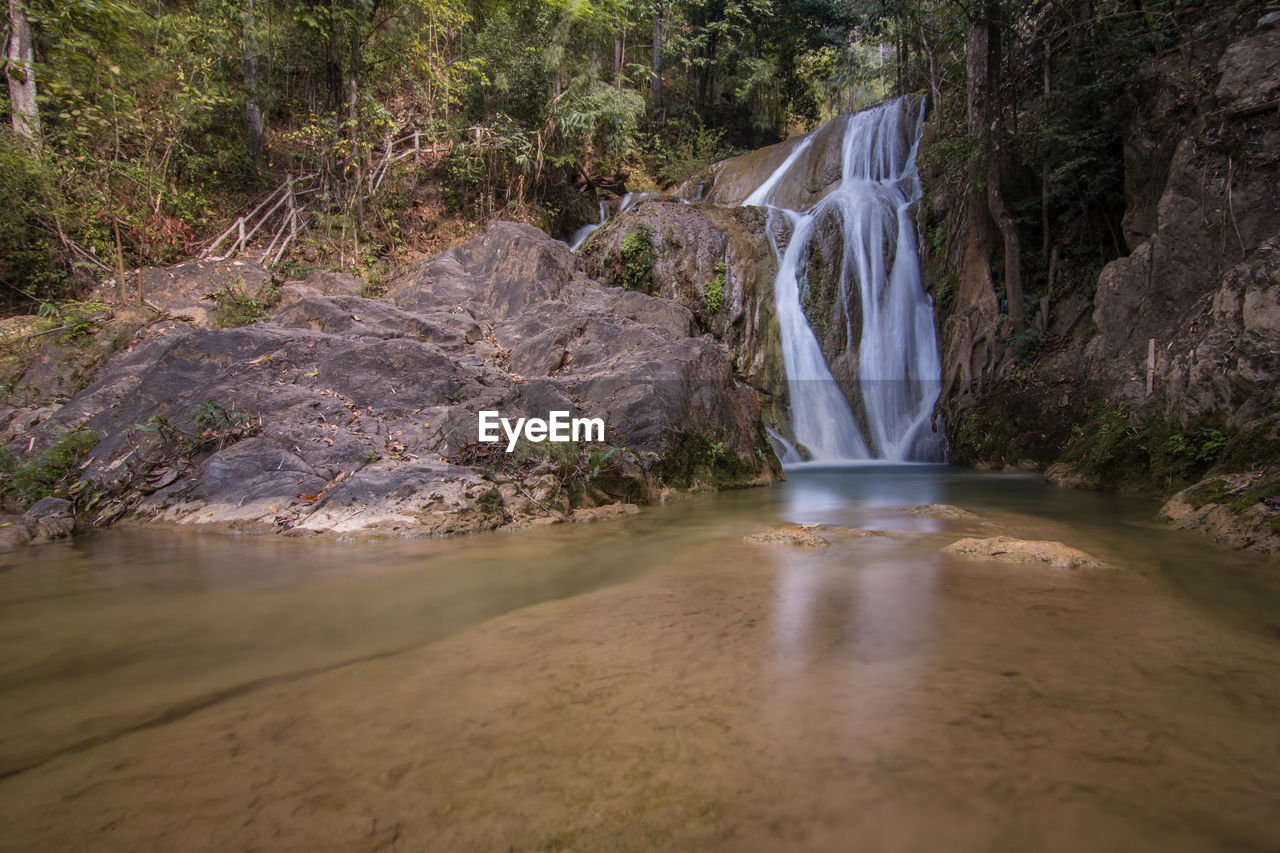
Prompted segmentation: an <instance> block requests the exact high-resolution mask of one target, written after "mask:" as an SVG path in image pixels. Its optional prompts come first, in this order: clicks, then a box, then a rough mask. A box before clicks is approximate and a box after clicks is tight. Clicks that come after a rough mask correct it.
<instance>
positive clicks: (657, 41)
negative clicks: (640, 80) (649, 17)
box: [649, 9, 662, 110]
mask: <svg viewBox="0 0 1280 853" xmlns="http://www.w3.org/2000/svg"><path fill="white" fill-rule="evenodd" d="M649 98H650V100H651V101H652V103H653V108H654V109H655V110H660V109H662V12H661V11H659V10H656V9H655V10H654V13H653V87H652V88H651V89H650V90H649Z"/></svg>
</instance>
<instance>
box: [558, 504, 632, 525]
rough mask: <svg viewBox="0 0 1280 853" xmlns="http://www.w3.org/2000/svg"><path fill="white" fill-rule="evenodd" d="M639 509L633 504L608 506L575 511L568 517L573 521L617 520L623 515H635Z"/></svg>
mask: <svg viewBox="0 0 1280 853" xmlns="http://www.w3.org/2000/svg"><path fill="white" fill-rule="evenodd" d="M639 511H640V507H638V506H636V505H635V504H608V505H606V506H593V507H584V508H582V509H576V510H574V511H573V514H572V515H571V516H570V518H572V519H573V520H574V521H601V520H604V519H606V518H619V517H621V516H624V515H635V514H636V513H638V512H639Z"/></svg>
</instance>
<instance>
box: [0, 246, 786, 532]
mask: <svg viewBox="0 0 1280 853" xmlns="http://www.w3.org/2000/svg"><path fill="white" fill-rule="evenodd" d="M205 277H206V278H207V276H205ZM169 278H170V279H173V278H174V276H173V275H170V276H169ZM345 278H349V277H340V276H327V277H326V276H320V277H315V276H313V277H312V279H308V281H307V282H306V283H301V282H299V283H290V284H285V285H284V286H283V288H282V292H281V295H280V299H279V301H278V303H277V304H276V305H275V307H274V308H273V309H272V310H273V312H274V313H273V314H272V316H270V317H269V319H267V320H266V321H264V322H258V323H253V324H251V325H247V326H243V327H241V328H231V329H214V328H208V327H206V326H204V325H202V324H201V323H200V320H199V318H195V321H194V322H193V318H192V317H191V316H189V315H188V316H186V317H176V318H173V319H169V320H166V321H164V322H161V323H155V324H152V325H150V326H148V327H146V328H144V329H143V330H142V331H141V332H139V333H138V334H137V335H136V336H135V338H134V339H133V341H132V342H131V343H130V344H129V345H128V346H127V348H126V349H125V350H124V351H123V352H120V353H119V354H117V355H115V356H114V357H112V358H111V359H110V360H108V361H107V362H106V363H105V364H104V365H103V366H102V367H101V368H100V369H98V371H97V373H96V374H95V375H94V377H93V379H92V380H91V382H90V383H89V384H88V385H87V387H85V388H84V389H83V390H81V391H79V392H78V393H76V394H75V395H74V396H72V397H71V398H70V399H68V400H66V401H65V402H63V403H62V404H61V405H58V404H57V403H56V402H55V403H54V404H53V405H51V406H50V405H45V406H44V407H43V408H41V409H39V411H36V412H34V414H33V411H34V410H33V409H19V410H9V411H8V413H7V416H6V413H4V412H0V426H4V425H5V424H6V423H7V424H8V427H7V428H6V430H5V432H4V433H0V443H3V445H4V447H5V450H6V451H7V452H8V453H10V454H11V455H12V456H13V457H14V458H16V459H17V460H18V461H19V462H21V461H22V460H24V459H29V458H32V455H33V454H38V453H39V452H40V451H41V449H42V448H49V447H51V446H54V445H56V442H57V441H58V440H59V438H60V437H63V436H66V435H68V434H77V435H81V436H83V435H84V434H85V433H84V432H80V433H72V431H77V430H78V431H88V432H90V433H92V435H93V437H94V438H96V439H97V443H96V444H95V445H93V446H92V448H91V449H90V450H89V451H88V455H87V457H86V462H85V463H84V465H83V474H82V475H81V476H80V482H79V483H77V484H76V486H75V487H74V488H75V497H76V508H77V511H78V514H79V515H80V517H81V518H82V520H85V521H88V522H90V523H94V524H110V523H114V522H116V521H120V520H125V519H128V520H132V521H136V522H139V523H149V524H171V525H200V526H204V527H210V528H215V529H224V530H229V531H240V532H276V533H286V534H292V535H299V534H305V533H329V534H345V535H365V534H369V535H435V534H447V533H462V532H468V531H474V530H482V529H492V528H497V527H504V526H521V525H527V524H534V523H548V522H554V521H559V520H565V519H567V518H571V517H573V515H574V513H576V512H577V513H580V514H582V515H585V516H603V515H609V513H600V512H586V513H581V512H580V511H582V510H590V509H592V508H595V507H600V506H607V505H613V504H636V503H645V502H648V501H653V500H655V499H657V498H658V497H659V496H660V495H661V494H662V493H663V491H664V490H697V489H707V488H726V487H739V486H748V485H762V484H767V483H771V482H774V481H776V480H778V479H780V478H781V466H780V465H779V464H778V461H777V458H776V457H775V456H774V454H773V451H772V449H771V447H770V445H769V442H768V440H767V437H766V434H765V429H764V423H763V421H762V418H761V414H760V406H759V403H758V401H757V399H756V395H755V393H754V392H753V391H752V390H751V389H750V388H749V387H748V386H747V385H745V384H744V383H742V382H740V381H739V380H738V379H737V378H736V377H735V373H734V370H733V361H732V357H731V355H730V353H729V350H728V348H727V347H726V345H725V344H724V343H723V342H722V341H720V340H719V339H718V338H716V337H715V336H713V335H710V334H704V335H699V334H698V328H697V324H696V323H695V320H694V318H693V315H692V314H691V313H690V311H689V310H688V309H686V308H684V307H681V306H680V305H678V304H676V303H674V302H672V301H670V300H667V299H663V298H658V297H653V296H648V295H645V294H642V293H636V292H628V291H625V290H623V289H621V288H615V287H607V286H604V285H601V284H599V283H597V282H596V281H593V280H592V279H590V278H588V277H587V275H586V274H585V273H584V272H583V270H582V266H581V263H580V261H579V260H578V259H577V258H576V257H575V256H574V255H573V254H571V253H570V252H569V251H568V249H567V247H566V246H565V245H564V244H563V243H561V242H559V241H557V240H553V239H551V238H549V237H547V236H546V235H545V234H543V233H542V232H541V231H538V230H537V229H535V228H532V227H529V226H524V225H517V224H513V223H495V224H494V225H492V226H491V227H490V228H489V230H488V231H487V233H485V234H484V235H483V236H481V237H479V238H476V239H474V240H472V241H471V242H469V243H466V244H464V245H462V246H459V247H457V248H455V249H452V250H450V251H448V252H446V253H444V254H443V255H441V256H439V257H437V258H434V259H431V260H428V261H425V262H422V263H421V264H419V265H418V266H416V267H415V268H413V269H412V270H410V271H409V272H408V273H407V274H405V275H404V276H402V277H401V278H399V279H398V280H395V281H393V282H392V283H391V284H390V286H389V288H388V291H387V295H386V298H385V299H382V300H370V299H365V298H361V297H360V296H359V295H357V293H358V291H359V286H360V283H359V282H357V281H355V280H354V279H351V280H349V281H348V280H345ZM262 286H266V285H262ZM168 287H169V290H171V291H173V292H175V293H182V292H183V288H182V283H181V275H180V274H179V275H178V280H177V281H176V283H175V282H170V283H169V285H168ZM187 296H188V297H189V296H190V294H187ZM188 301H192V300H190V299H188ZM198 302H199V300H198V299H196V300H194V303H198ZM161 307H168V306H167V305H164V306H161ZM174 313H176V312H174ZM481 410H497V411H499V412H500V413H501V414H502V415H503V416H505V417H509V418H511V419H513V420H514V419H515V418H517V417H540V418H546V417H547V415H548V412H551V411H557V410H559V411H568V412H570V413H571V416H573V417H590V418H603V419H604V420H605V423H606V438H605V441H604V442H602V443H598V444H593V445H589V446H588V445H585V444H584V445H570V444H550V443H540V444H531V443H524V444H522V445H521V446H520V447H518V448H517V451H516V452H515V453H512V454H508V453H506V452H505V441H504V442H503V444H502V445H495V444H482V443H479V442H478V441H477V438H478V436H477V413H478V412H479V411H481Z"/></svg>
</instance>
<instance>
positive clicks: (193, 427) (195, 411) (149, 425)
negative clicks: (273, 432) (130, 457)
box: [132, 399, 262, 463]
mask: <svg viewBox="0 0 1280 853" xmlns="http://www.w3.org/2000/svg"><path fill="white" fill-rule="evenodd" d="M261 429H262V418H260V417H254V416H251V415H247V414H245V413H244V412H241V411H237V410H236V408H235V406H234V405H232V406H229V407H228V406H227V405H226V404H224V403H222V402H221V401H219V400H213V399H210V400H206V401H205V402H203V403H198V404H196V405H194V406H192V407H191V411H190V425H189V426H188V427H180V426H178V425H176V424H174V423H173V422H171V421H170V420H169V418H167V417H165V416H164V415H160V414H153V415H151V417H149V418H148V419H147V420H146V422H145V423H140V424H134V425H133V427H132V432H133V433H134V435H135V436H145V435H153V436H155V437H156V440H157V441H156V447H155V448H152V451H153V452H152V453H149V454H144V455H148V456H154V455H155V451H156V450H158V459H157V458H153V459H152V460H151V461H152V462H157V463H167V462H169V461H172V460H173V459H176V458H180V457H186V456H191V455H192V454H195V453H199V452H201V451H204V450H208V449H210V448H212V449H214V450H215V451H216V450H221V449H222V448H223V447H226V446H227V445H228V444H231V443H233V442H236V441H239V440H241V439H243V438H248V437H249V436H251V435H255V434H256V433H257V432H259V431H260V430H261Z"/></svg>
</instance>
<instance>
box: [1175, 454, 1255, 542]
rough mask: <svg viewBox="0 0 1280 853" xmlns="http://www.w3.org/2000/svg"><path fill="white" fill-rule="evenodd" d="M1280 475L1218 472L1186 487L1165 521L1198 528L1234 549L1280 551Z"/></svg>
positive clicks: (1179, 494)
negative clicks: (1222, 473)
mask: <svg viewBox="0 0 1280 853" xmlns="http://www.w3.org/2000/svg"><path fill="white" fill-rule="evenodd" d="M1278 496H1280V474H1278V473H1277V472H1275V471H1271V472H1254V473H1251V474H1227V475H1214V476H1211V477H1207V478H1205V479H1204V480H1203V481H1201V482H1199V483H1197V484H1196V485H1194V486H1192V487H1190V488H1187V489H1183V490H1182V491H1180V492H1178V493H1177V494H1176V495H1174V496H1173V497H1172V498H1170V499H1169V500H1168V502H1166V503H1165V505H1164V506H1163V507H1161V509H1160V520H1161V521H1163V522H1165V523H1166V524H1171V525H1173V526H1174V527H1177V528H1180V529H1183V530H1196V531H1199V532H1201V533H1204V534H1206V535H1208V536H1210V537H1212V538H1213V539H1215V540H1217V541H1219V542H1222V543H1224V544H1227V545H1230V546H1231V547H1233V548H1245V549H1249V550H1253V551H1264V552H1270V553H1280V497H1278Z"/></svg>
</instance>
